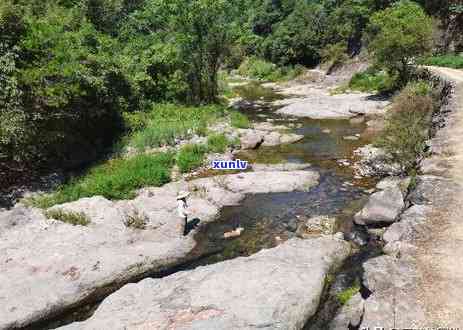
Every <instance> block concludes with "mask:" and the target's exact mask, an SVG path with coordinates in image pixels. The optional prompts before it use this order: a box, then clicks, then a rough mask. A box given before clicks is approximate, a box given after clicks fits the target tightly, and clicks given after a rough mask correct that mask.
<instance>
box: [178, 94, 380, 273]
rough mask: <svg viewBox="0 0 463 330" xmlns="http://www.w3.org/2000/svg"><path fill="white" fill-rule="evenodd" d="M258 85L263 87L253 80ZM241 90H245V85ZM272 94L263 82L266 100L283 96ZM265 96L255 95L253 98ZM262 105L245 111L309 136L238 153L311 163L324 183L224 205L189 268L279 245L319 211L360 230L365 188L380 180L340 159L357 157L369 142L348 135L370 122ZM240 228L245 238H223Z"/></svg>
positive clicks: (255, 159) (260, 159)
mask: <svg viewBox="0 0 463 330" xmlns="http://www.w3.org/2000/svg"><path fill="white" fill-rule="evenodd" d="M248 88H249V87H248ZM252 88H257V87H256V85H252V86H251V89H252ZM239 90H243V86H240V89H239ZM262 90H265V92H263V91H262ZM245 91H246V93H245V94H242V97H243V98H245V97H246V96H247V95H253V94H252V91H249V90H248V89H245ZM272 94H274V93H273V92H272V91H271V90H268V89H265V88H262V87H261V86H260V87H258V93H257V95H265V99H266V100H275V99H278V98H281V96H280V95H276V96H275V95H272ZM261 97H262V96H257V97H256V96H252V97H251V100H255V99H261ZM259 110H260V109H254V110H247V111H243V112H245V113H246V114H247V115H248V116H249V117H251V119H253V121H265V120H266V119H268V118H270V119H271V120H272V123H273V124H275V125H278V124H282V125H285V126H287V125H288V124H291V125H293V126H298V128H294V130H293V132H294V133H297V134H301V135H304V139H303V140H302V141H300V142H298V143H294V144H288V145H281V146H276V147H261V148H259V149H257V150H250V151H249V150H248V151H242V152H240V153H239V154H238V155H237V157H238V158H240V159H244V160H248V161H249V162H251V163H269V164H272V163H282V162H293V163H310V164H311V165H312V166H311V167H310V168H309V170H314V171H317V172H318V173H319V174H320V183H319V185H318V186H316V187H314V188H312V189H311V190H310V191H309V192H289V193H277V194H262V195H254V196H248V197H247V198H246V199H245V200H244V201H243V203H242V204H241V205H239V206H233V207H226V208H224V209H223V210H222V212H221V214H220V218H219V219H218V220H217V221H214V222H212V223H209V224H206V225H203V226H200V227H199V229H198V231H197V233H196V234H195V239H196V240H197V242H198V245H197V247H196V248H195V250H194V251H193V252H192V253H193V255H194V256H195V257H197V258H198V259H197V260H196V261H194V262H192V263H190V264H188V265H184V267H183V268H184V269H191V268H195V267H197V266H200V265H207V264H212V263H216V262H220V261H223V260H227V259H232V258H235V257H239V256H249V255H251V254H254V253H256V252H258V251H260V250H261V249H265V248H271V247H275V246H276V245H278V244H280V243H281V242H283V241H285V240H287V239H289V238H291V237H294V236H295V231H296V229H297V226H298V224H299V223H300V222H301V221H303V219H304V218H310V217H312V216H316V215H330V216H334V217H336V218H337V222H338V228H339V230H341V231H343V232H344V233H346V234H347V236H349V235H350V234H351V232H352V230H355V228H354V226H353V223H352V218H353V215H354V214H355V212H357V211H358V210H359V209H360V207H361V206H362V205H363V204H364V202H365V200H366V197H367V194H366V193H365V190H368V189H370V188H372V187H373V186H374V184H375V183H376V182H375V181H374V180H366V179H356V178H354V173H353V170H352V168H351V167H349V166H342V165H340V164H339V162H338V161H339V160H350V161H352V158H353V151H354V150H355V149H356V148H358V147H360V146H362V145H365V144H366V143H368V140H365V139H359V140H346V139H344V137H345V136H355V135H356V134H357V135H360V134H361V133H362V132H363V131H364V129H365V124H363V123H361V124H352V123H351V122H350V121H349V120H312V119H297V120H294V119H290V118H284V117H281V116H279V115H277V114H275V112H274V110H275V109H274V108H273V107H265V106H264V108H263V110H262V111H259ZM264 115H265V118H264ZM237 227H242V228H244V232H243V234H242V235H241V236H240V237H238V238H234V239H229V240H226V239H224V238H223V234H224V233H225V232H228V231H231V230H234V229H236V228H237ZM204 255H205V256H204ZM201 256H203V257H201Z"/></svg>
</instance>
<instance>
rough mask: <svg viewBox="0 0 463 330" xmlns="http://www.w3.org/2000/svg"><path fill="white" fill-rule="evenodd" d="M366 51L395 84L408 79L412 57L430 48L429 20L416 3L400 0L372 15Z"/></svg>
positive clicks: (430, 22)
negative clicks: (391, 77) (392, 77)
mask: <svg viewBox="0 0 463 330" xmlns="http://www.w3.org/2000/svg"><path fill="white" fill-rule="evenodd" d="M370 21H371V24H370V31H371V33H370V38H371V42H370V44H369V52H370V54H371V55H372V56H373V58H374V60H375V62H376V64H377V65H378V66H379V67H382V68H385V69H386V70H387V71H388V73H389V74H390V75H391V76H396V75H397V76H398V80H397V83H399V84H405V83H407V81H408V79H409V78H410V71H411V66H412V64H411V63H413V61H414V59H415V58H416V57H418V56H423V55H425V54H426V53H427V52H429V51H430V50H431V47H432V20H431V18H430V17H429V16H427V15H426V13H425V12H424V10H423V8H421V7H420V5H419V4H417V3H416V2H413V1H410V0H401V1H398V2H396V3H394V4H393V5H392V6H390V7H388V8H387V9H385V10H383V11H380V12H377V13H376V14H374V15H373V16H372V18H371V20H370Z"/></svg>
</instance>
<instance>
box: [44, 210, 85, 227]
mask: <svg viewBox="0 0 463 330" xmlns="http://www.w3.org/2000/svg"><path fill="white" fill-rule="evenodd" d="M45 216H46V217H47V218H48V219H55V220H58V221H62V222H65V223H68V224H71V225H73V226H87V225H89V224H90V219H89V218H88V216H86V215H85V214H84V213H81V212H70V211H64V210H48V211H46V212H45Z"/></svg>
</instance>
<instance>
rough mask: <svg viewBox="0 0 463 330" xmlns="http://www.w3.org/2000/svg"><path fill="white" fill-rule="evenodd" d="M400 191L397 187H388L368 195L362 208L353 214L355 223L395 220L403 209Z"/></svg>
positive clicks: (364, 223) (363, 223) (365, 223)
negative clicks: (368, 197)
mask: <svg viewBox="0 0 463 330" xmlns="http://www.w3.org/2000/svg"><path fill="white" fill-rule="evenodd" d="M403 198H404V196H403V194H402V191H401V190H400V189H399V188H398V187H390V188H387V189H384V190H382V191H379V192H377V193H374V194H373V195H371V196H370V199H369V200H368V202H367V204H366V205H365V206H364V208H363V209H362V210H361V211H360V212H358V213H357V214H356V215H355V223H357V224H359V225H367V224H377V223H392V222H395V221H396V220H397V218H398V216H399V214H400V212H401V211H402V210H403V209H404V207H405V203H404V200H403Z"/></svg>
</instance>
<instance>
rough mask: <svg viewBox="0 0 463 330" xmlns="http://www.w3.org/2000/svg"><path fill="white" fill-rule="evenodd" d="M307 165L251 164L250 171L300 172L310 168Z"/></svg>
mask: <svg viewBox="0 0 463 330" xmlns="http://www.w3.org/2000/svg"><path fill="white" fill-rule="evenodd" d="M310 167H311V165H310V164H308V163H305V164H298V163H282V164H252V169H253V170H254V171H255V172H270V171H300V170H305V169H308V168H310Z"/></svg>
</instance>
